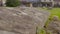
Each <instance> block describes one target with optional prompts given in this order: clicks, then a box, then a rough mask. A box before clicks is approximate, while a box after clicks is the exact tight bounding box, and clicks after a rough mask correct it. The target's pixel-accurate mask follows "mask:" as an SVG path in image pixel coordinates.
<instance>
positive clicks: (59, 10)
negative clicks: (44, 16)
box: [38, 8, 60, 34]
mask: <svg viewBox="0 0 60 34" xmlns="http://www.w3.org/2000/svg"><path fill="white" fill-rule="evenodd" d="M38 9H39V10H40V9H41V10H47V8H38ZM47 11H49V12H50V13H51V15H50V17H49V19H48V20H47V22H46V23H45V26H46V27H47V26H48V24H49V22H50V21H51V19H52V18H53V16H58V17H59V18H60V8H53V9H51V10H47ZM38 34H46V31H45V30H44V29H39V30H38Z"/></svg>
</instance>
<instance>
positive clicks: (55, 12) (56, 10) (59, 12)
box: [48, 8, 60, 18]
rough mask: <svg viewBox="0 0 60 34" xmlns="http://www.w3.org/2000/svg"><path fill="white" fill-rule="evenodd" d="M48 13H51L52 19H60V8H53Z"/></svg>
mask: <svg viewBox="0 0 60 34" xmlns="http://www.w3.org/2000/svg"><path fill="white" fill-rule="evenodd" d="M48 11H49V12H50V13H51V17H53V16H58V17H59V18H60V8H53V9H51V10H48Z"/></svg>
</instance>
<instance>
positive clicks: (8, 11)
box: [0, 7, 49, 34]
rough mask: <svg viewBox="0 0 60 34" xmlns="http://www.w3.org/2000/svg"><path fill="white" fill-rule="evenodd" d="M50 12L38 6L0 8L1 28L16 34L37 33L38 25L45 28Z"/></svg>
mask: <svg viewBox="0 0 60 34" xmlns="http://www.w3.org/2000/svg"><path fill="white" fill-rule="evenodd" d="M48 17H49V12H47V11H43V10H38V9H36V8H28V7H25V8H23V7H22V8H0V30H3V31H9V32H15V33H16V34H36V27H37V26H39V27H40V28H43V26H44V24H45V22H46V20H47V18H48Z"/></svg>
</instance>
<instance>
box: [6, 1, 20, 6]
mask: <svg viewBox="0 0 60 34" xmlns="http://www.w3.org/2000/svg"><path fill="white" fill-rule="evenodd" d="M19 5H20V1H19V0H6V6H8V7H16V6H19Z"/></svg>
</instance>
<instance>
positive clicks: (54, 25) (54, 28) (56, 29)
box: [46, 16, 60, 34]
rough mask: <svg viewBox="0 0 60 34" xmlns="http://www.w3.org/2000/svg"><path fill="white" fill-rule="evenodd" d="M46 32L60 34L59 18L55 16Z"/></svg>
mask: <svg viewBox="0 0 60 34" xmlns="http://www.w3.org/2000/svg"><path fill="white" fill-rule="evenodd" d="M46 30H47V31H48V30H49V31H51V32H52V33H53V34H60V20H59V18H58V16H54V17H53V19H52V21H51V22H50V23H49V24H48V27H47V28H46Z"/></svg>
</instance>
